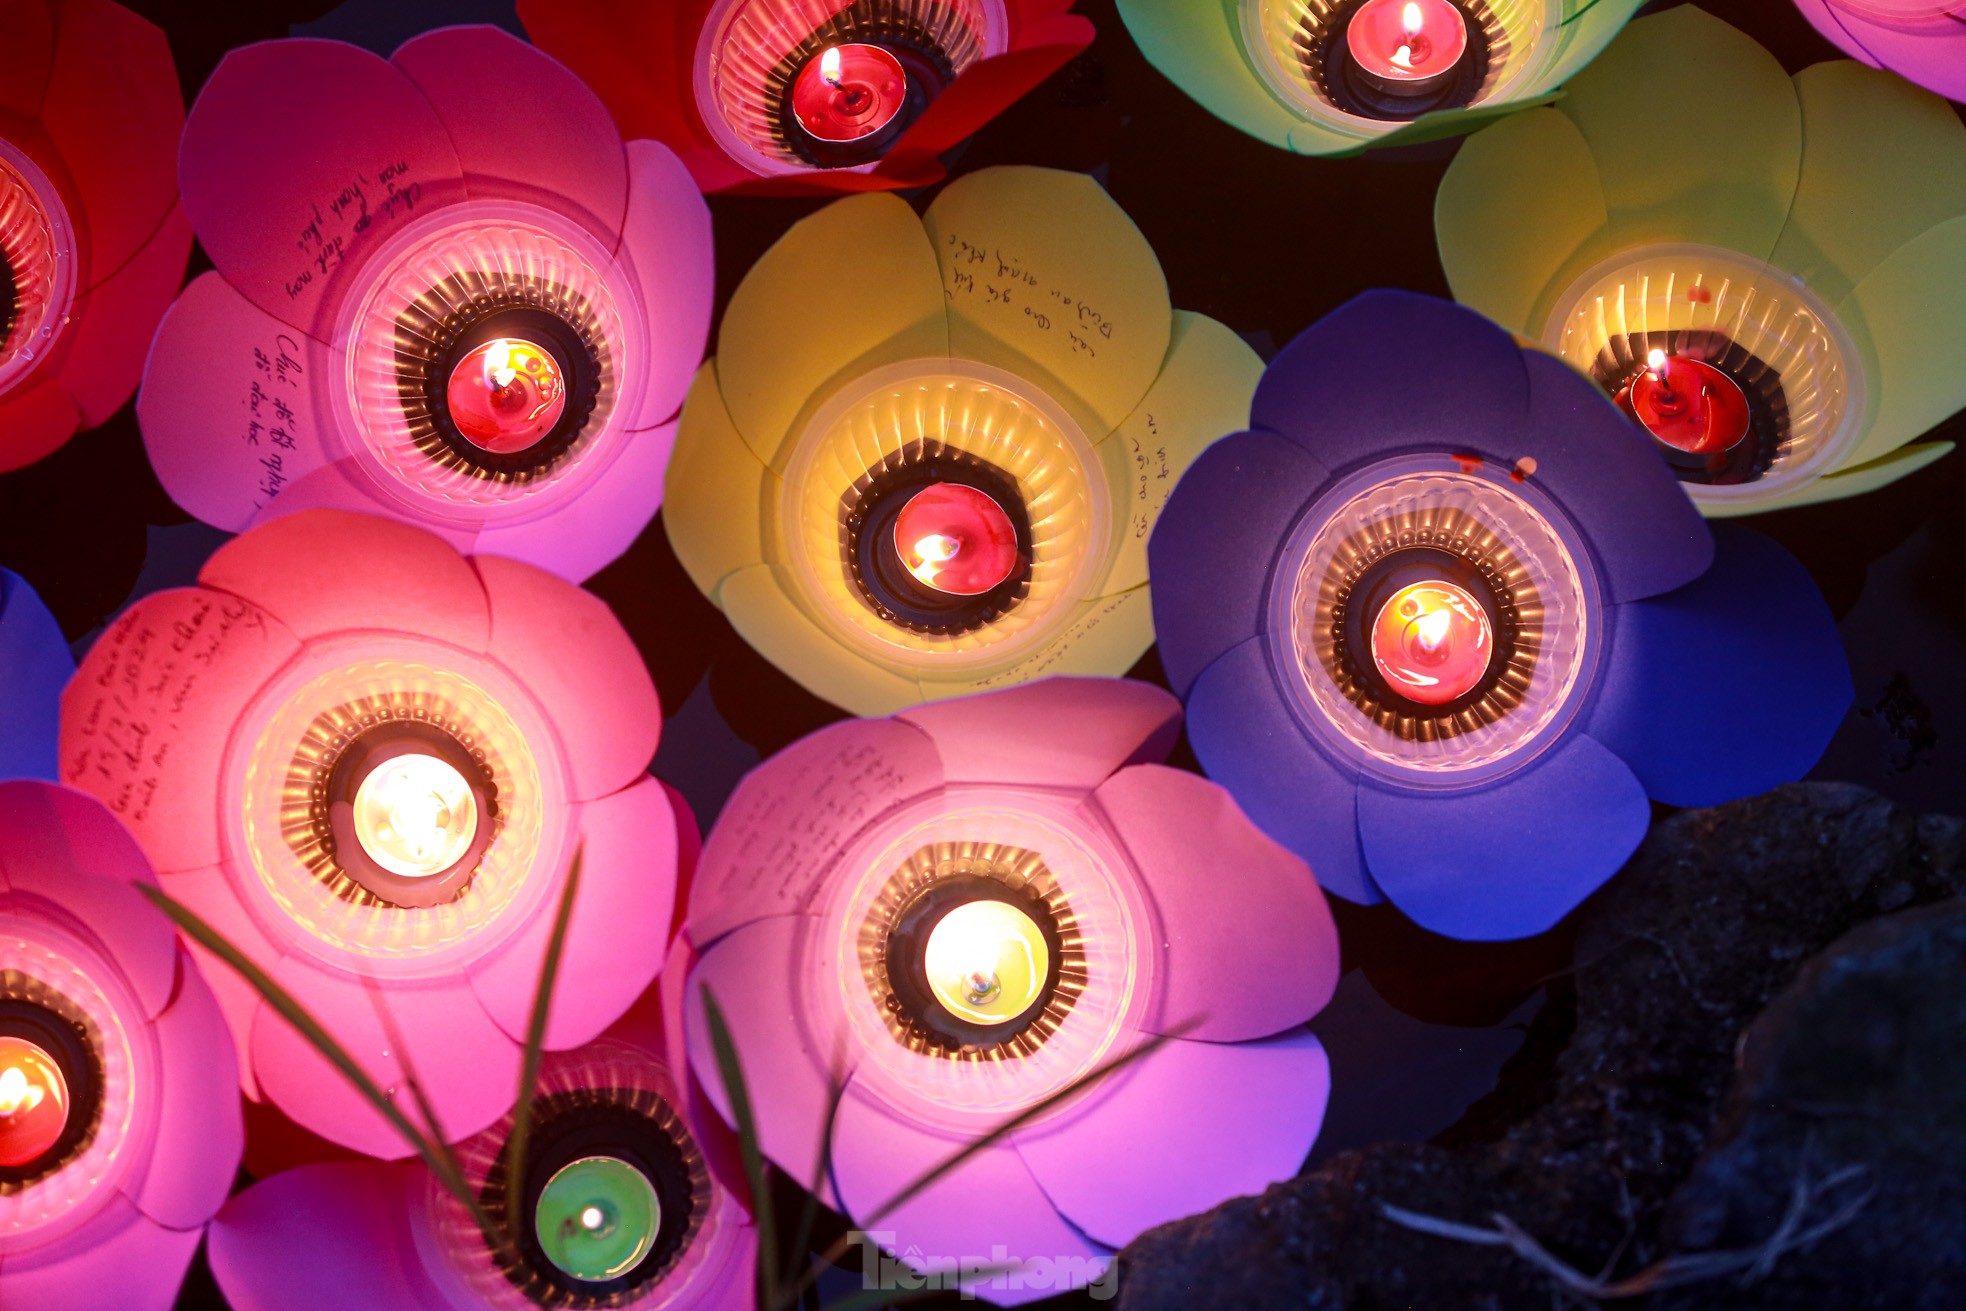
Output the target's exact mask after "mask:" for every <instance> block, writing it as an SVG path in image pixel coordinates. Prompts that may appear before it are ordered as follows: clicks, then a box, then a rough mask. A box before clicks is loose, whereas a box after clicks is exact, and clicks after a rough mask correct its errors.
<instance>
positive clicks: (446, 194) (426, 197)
mask: <svg viewBox="0 0 1966 1311" xmlns="http://www.w3.org/2000/svg"><path fill="white" fill-rule="evenodd" d="M178 179H179V183H180V185H181V186H182V188H183V193H184V208H185V212H186V213H188V214H189V215H191V226H192V227H193V228H195V229H196V230H197V232H198V240H199V242H200V243H201V244H202V245H203V246H204V247H205V250H206V251H207V252H208V253H209V254H210V255H211V257H212V263H214V264H216V265H217V266H218V270H219V272H221V273H223V274H224V275H225V276H226V279H227V281H229V282H231V283H232V285H233V286H235V287H237V288H239V290H240V291H242V292H244V293H245V294H246V297H247V298H248V299H249V300H251V301H252V302H253V303H254V304H255V305H258V306H259V307H260V308H261V309H263V310H265V311H267V312H268V313H270V314H272V315H274V316H275V317H277V318H280V319H282V320H284V321H285V322H287V323H291V324H293V325H294V326H295V327H298V328H300V329H302V330H303V331H306V332H311V333H313V334H314V335H316V336H317V337H320V338H322V339H323V340H325V339H326V338H327V336H328V333H329V332H330V331H331V329H332V327H333V324H334V317H335V312H336V310H337V309H338V308H339V306H340V303H341V297H342V296H343V294H344V293H345V292H346V290H347V288H348V286H349V284H350V281H351V275H352V274H353V273H354V272H355V270H356V269H358V268H359V267H361V265H362V264H363V262H364V261H366V260H367V259H368V258H369V256H370V255H372V254H373V253H374V252H375V250H376V248H377V247H378V246H380V245H381V244H382V243H383V242H384V241H385V240H387V239H388V237H389V236H390V235H392V234H393V233H395V232H396V231H397V230H398V229H399V228H400V227H402V226H403V224H405V223H406V222H408V221H409V220H411V219H413V218H418V217H421V216H422V215H424V214H427V213H429V212H430V211H431V210H433V209H436V208H437V207H438V206H440V205H446V204H450V203H453V202H455V201H458V200H462V199H463V198H464V176H463V168H462V166H461V165H460V164H459V163H458V159H457V153H456V151H454V150H453V149H452V148H451V140H450V136H449V134H447V133H446V132H445V131H444V125H443V123H442V122H440V121H439V120H438V118H437V113H436V111H435V110H434V109H432V108H431V107H430V102H429V101H428V100H426V99H424V96H423V93H422V92H421V91H419V90H417V87H416V84H415V83H414V82H412V81H410V79H409V78H408V77H407V76H405V75H404V74H403V72H402V70H400V69H398V68H396V67H395V66H394V65H392V64H390V63H389V62H388V61H387V60H384V59H382V58H380V57H378V56H376V55H372V54H370V53H369V52H368V51H366V50H360V49H357V48H356V47H354V46H351V45H345V44H343V43H342V42H339V41H315V40H290V41H269V42H265V43H263V44H261V45H252V46H246V47H245V48H243V49H240V50H234V51H233V52H232V53H231V54H229V55H227V56H226V57H225V59H224V60H223V61H222V62H221V63H220V64H219V66H218V71H217V72H215V73H213V74H212V77H211V80H210V81H209V82H207V83H206V84H205V89H204V90H203V91H202V92H200V93H199V96H198V103H197V104H195V105H193V106H192V108H191V115H190V117H189V118H187V119H186V120H185V124H184V140H183V142H182V144H181V146H180V147H179V152H178Z"/></svg>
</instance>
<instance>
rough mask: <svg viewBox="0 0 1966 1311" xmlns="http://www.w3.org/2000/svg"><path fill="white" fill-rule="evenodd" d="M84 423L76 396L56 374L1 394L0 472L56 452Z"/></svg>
mask: <svg viewBox="0 0 1966 1311" xmlns="http://www.w3.org/2000/svg"><path fill="white" fill-rule="evenodd" d="M81 423H82V412H81V411H80V410H78V409H76V408H75V398H74V397H73V396H70V395H69V394H68V388H66V387H64V386H62V385H61V383H59V382H57V381H56V380H55V379H53V378H46V379H43V380H42V381H40V382H38V383H35V384H34V385H33V386H31V387H29V388H28V389H27V390H26V391H23V392H17V393H15V394H14V395H12V396H7V397H0V473H11V472H12V471H14V470H15V469H24V468H26V467H27V466H28V465H30V464H33V463H34V462H35V461H36V460H38V459H40V458H41V457H43V456H45V455H49V454H52V453H53V452H54V451H56V450H58V449H60V448H61V446H62V444H63V443H65V442H66V441H67V440H68V439H69V438H70V437H72V436H74V435H75V430H76V429H77V428H78V427H80V426H81Z"/></svg>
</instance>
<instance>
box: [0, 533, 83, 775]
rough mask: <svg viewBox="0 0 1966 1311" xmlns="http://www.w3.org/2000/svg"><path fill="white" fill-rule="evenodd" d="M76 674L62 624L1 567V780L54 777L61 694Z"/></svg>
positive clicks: (24, 583)
mask: <svg viewBox="0 0 1966 1311" xmlns="http://www.w3.org/2000/svg"><path fill="white" fill-rule="evenodd" d="M74 672H75V660H74V658H73V657H71V656H70V655H69V654H68V640H67V639H66V638H64V637H63V636H62V632H61V625H60V624H58V623H56V622H55V617H54V616H53V615H52V614H50V613H49V612H48V607H47V606H45V605H43V604H42V603H41V598H40V597H38V596H36V595H35V594H34V589H33V588H32V587H29V586H28V585H27V580H26V579H25V578H22V577H21V576H20V575H19V574H17V573H14V572H13V571H11V570H8V569H0V688H4V689H5V690H4V692H0V778H20V777H28V778H53V777H55V775H56V773H57V769H56V764H55V742H56V738H57V735H58V734H59V732H60V710H61V690H62V687H63V685H64V684H66V683H67V682H68V678H69V675H70V674H72V673H74Z"/></svg>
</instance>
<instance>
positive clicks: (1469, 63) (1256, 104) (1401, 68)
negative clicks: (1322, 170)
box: [1119, 0, 1639, 155]
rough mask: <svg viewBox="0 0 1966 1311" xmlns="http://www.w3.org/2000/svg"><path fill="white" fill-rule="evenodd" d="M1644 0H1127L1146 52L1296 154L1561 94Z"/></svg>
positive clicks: (1413, 137) (1436, 132)
mask: <svg viewBox="0 0 1966 1311" xmlns="http://www.w3.org/2000/svg"><path fill="white" fill-rule="evenodd" d="M1638 7H1639V0H1207V2H1206V3H1195V2H1194V0H1119V10H1120V16H1121V17H1122V18H1123V19H1125V20H1126V26H1127V30H1128V31H1129V32H1131V33H1132V34H1133V39H1134V40H1135V41H1136V42H1138V43H1139V46H1140V49H1141V51H1142V53H1144V54H1145V55H1146V56H1147V59H1148V60H1149V61H1150V62H1151V63H1152V64H1153V65H1154V66H1155V67H1157V68H1159V69H1160V70H1161V72H1163V73H1165V74H1166V75H1167V76H1168V78H1169V79H1170V80H1171V81H1173V83H1174V84H1175V85H1176V86H1178V87H1180V88H1181V89H1182V90H1183V91H1185V92H1187V93H1188V94H1189V95H1190V96H1193V97H1194V98H1195V100H1197V101H1198V102H1200V104H1201V105H1202V106H1203V107H1204V108H1205V109H1207V110H1208V111H1209V112H1210V113H1212V114H1214V115H1215V116H1216V117H1218V118H1220V119H1222V120H1223V121H1224V122H1226V123H1229V124H1230V125H1232V126H1234V127H1236V128H1239V129H1241V130H1242V131H1244V132H1247V133H1249V134H1250V135H1251V136H1253V137H1257V138H1259V139H1261V140H1263V141H1267V142H1269V143H1270V144H1271V145H1273V146H1278V147H1280V148H1282V149H1285V150H1291V151H1295V152H1296V153H1297V154H1300V155H1345V154H1353V153H1356V152H1358V151H1361V150H1366V149H1370V148H1372V147H1375V146H1393V145H1406V144H1410V143H1412V142H1416V141H1429V140H1432V139H1434V138H1437V137H1444V136H1452V135H1454V134H1456V133H1460V132H1467V131H1470V130H1472V129H1474V128H1476V127H1479V126H1480V125H1481V124H1482V123H1484V122H1486V121H1488V120H1489V119H1492V118H1495V117H1497V116H1499V115H1503V114H1508V113H1512V112H1514V111H1515V110H1518V109H1521V108H1522V107H1523V106H1525V105H1535V104H1541V103H1542V102H1544V101H1547V100H1549V99H1550V98H1551V97H1553V96H1554V95H1556V94H1557V90H1558V88H1560V87H1561V86H1562V85H1563V84H1564V83H1565V82H1567V81H1568V80H1569V79H1570V78H1571V77H1573V76H1575V75H1576V73H1577V70H1579V69H1581V68H1582V67H1584V65H1586V64H1588V63H1589V62H1590V61H1591V59H1592V58H1593V57H1595V56H1596V54H1597V52H1598V51H1600V50H1602V49H1603V48H1604V44H1605V42H1607V41H1609V40H1610V39H1611V38H1612V37H1613V36H1614V35H1616V34H1617V32H1618V29H1619V28H1620V27H1622V26H1623V25H1624V23H1625V21H1626V20H1627V19H1629V18H1630V17H1631V16H1632V13H1633V11H1634V10H1636V9H1637V8H1638Z"/></svg>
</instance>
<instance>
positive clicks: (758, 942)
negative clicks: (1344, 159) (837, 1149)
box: [683, 915, 852, 1204]
mask: <svg viewBox="0 0 1966 1311" xmlns="http://www.w3.org/2000/svg"><path fill="white" fill-rule="evenodd" d="M818 932H819V921H818V920H816V919H810V918H808V917H806V916H803V915H780V916H776V917H774V918H772V919H761V920H758V921H756V922H755V923H751V924H746V925H745V926H744V927H743V928H741V929H739V930H737V931H736V932H735V933H732V934H731V935H729V936H728V937H726V938H723V939H722V940H720V941H718V942H717V943H716V944H715V945H714V946H712V947H710V948H709V949H708V950H707V951H705V952H704V953H703V957H702V959H701V960H700V961H698V962H697V965H696V969H695V970H694V971H693V972H692V973H691V974H690V979H689V994H688V996H687V998H686V999H685V1001H684V1015H683V1031H684V1037H685V1040H686V1042H687V1044H688V1047H689V1060H690V1069H691V1070H693V1071H695V1073H696V1077H697V1078H698V1079H699V1080H701V1081H702V1086H703V1089H704V1091H705V1092H706V1093H707V1094H708V1095H709V1097H710V1100H711V1101H712V1102H713V1103H715V1105H716V1107H717V1112H718V1114H720V1115H722V1116H723V1117H724V1121H725V1123H732V1122H733V1121H732V1119H731V1112H730V1098H729V1096H728V1094H727V1093H726V1091H725V1089H724V1085H723V1079H722V1077H721V1076H720V1075H719V1073H718V1067H717V1059H716V1055H715V1053H714V1051H713V1049H712V1047H711V1044H710V1034H709V1030H708V1027H707V1026H706V1024H705V1022H704V1018H703V992H704V990H705V989H708V990H709V992H710V994H711V995H712V996H713V997H715V998H716V999H717V1005H718V1006H719V1007H721V1008H722V1010H723V1013H724V1019H725V1021H726V1023H727V1024H728V1025H729V1027H730V1036H731V1042H732V1044H733V1045H734V1046H735V1047H736V1048H737V1058H738V1064H739V1067H740V1068H741V1069H742V1070H743V1072H744V1086H745V1089H746V1091H747V1092H748V1093H749V1095H750V1098H751V1108H752V1112H753V1113H754V1114H755V1115H756V1117H757V1125H758V1145H759V1146H760V1147H761V1148H762V1149H763V1151H764V1153H765V1155H766V1156H768V1157H770V1158H771V1159H772V1161H773V1162H775V1163H776V1164H777V1165H778V1168H779V1169H781V1170H783V1171H785V1172H786V1173H787V1174H789V1175H790V1176H791V1177H792V1178H793V1179H795V1180H797V1181H799V1183H801V1184H802V1185H809V1184H810V1183H811V1182H812V1180H813V1178H814V1175H815V1173H816V1171H817V1169H818V1165H819V1146H820V1143H821V1141H822V1139H823V1137H824V1134H825V1126H826V1108H827V1102H828V1089H829V1088H831V1087H833V1086H835V1082H834V1081H835V1080H837V1079H844V1078H846V1077H847V1075H848V1073H849V1072H850V1071H851V1069H852V1066H851V1064H850V1057H851V1047H850V1045H849V1043H850V1040H849V1039H848V1038H847V1035H846V1034H845V1032H844V1031H843V1030H838V1029H834V1030H830V1031H826V1032H817V1033H815V1032H810V1031H809V1030H808V1028H807V1025H808V1024H810V1023H811V1022H812V1018H813V1017H812V1016H811V1015H809V1014H808V1012H810V1011H815V1010H817V1011H820V1012H821V1013H822V1014H823V1015H825V1016H827V1017H831V1016H834V1015H836V1014H837V1011H836V1010H827V1009H825V1008H823V1007H805V1008H801V1007H799V995H800V994H799V988H798V986H797V981H798V979H799V977H800V975H801V972H802V969H803V961H804V959H805V954H806V953H807V952H808V951H810V950H811V949H812V946H813V941H812V940H813V938H814V937H815V936H816V935H817V934H818ZM822 1191H827V1190H822ZM825 1200H826V1201H827V1202H828V1203H829V1204H830V1203H831V1201H832V1198H831V1197H830V1196H828V1197H827V1198H826V1199H825Z"/></svg>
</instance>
